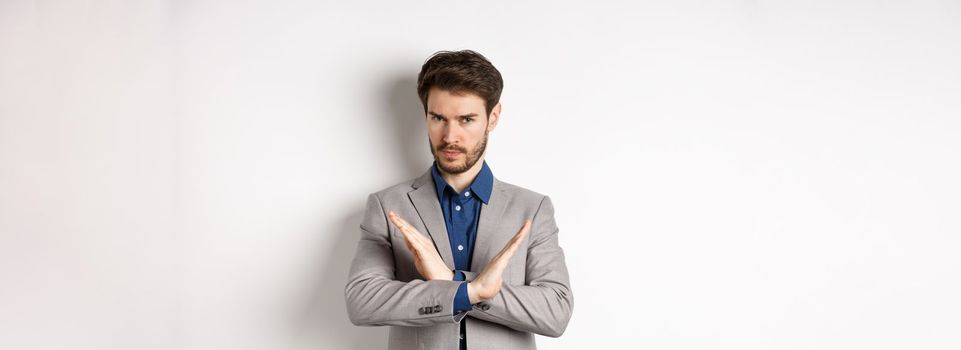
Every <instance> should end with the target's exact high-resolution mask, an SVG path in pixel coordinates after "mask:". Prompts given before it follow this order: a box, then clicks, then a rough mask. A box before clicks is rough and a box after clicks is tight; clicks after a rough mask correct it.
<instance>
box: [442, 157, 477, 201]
mask: <svg viewBox="0 0 961 350" xmlns="http://www.w3.org/2000/svg"><path fill="white" fill-rule="evenodd" d="M483 168H484V157H483V156H481V157H480V159H478V160H477V163H474V166H472V167H471V168H470V169H467V171H465V172H463V173H460V174H448V173H447V172H445V171H444V170H443V169H441V168H440V167H437V170H438V171H440V177H442V178H444V181H447V184H448V185H450V187H453V188H454V191H456V192H457V193H461V192H462V191H464V189H465V188H467V186H470V184H471V183H472V182H474V178H476V177H477V174H480V171H481V169H483Z"/></svg>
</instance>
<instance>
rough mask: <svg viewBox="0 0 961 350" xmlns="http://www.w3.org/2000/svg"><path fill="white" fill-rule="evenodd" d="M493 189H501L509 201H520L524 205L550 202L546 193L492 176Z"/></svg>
mask: <svg viewBox="0 0 961 350" xmlns="http://www.w3.org/2000/svg"><path fill="white" fill-rule="evenodd" d="M494 190H495V191H501V192H502V193H503V194H504V195H506V196H507V197H508V198H510V200H511V201H514V202H518V203H522V204H523V205H524V206H533V207H540V206H541V205H542V204H543V203H544V202H548V203H549V202H550V197H548V196H547V195H545V194H543V193H540V192H537V191H534V190H531V189H528V188H525V187H521V186H518V185H515V184H512V183H509V182H505V181H501V180H500V179H497V178H494Z"/></svg>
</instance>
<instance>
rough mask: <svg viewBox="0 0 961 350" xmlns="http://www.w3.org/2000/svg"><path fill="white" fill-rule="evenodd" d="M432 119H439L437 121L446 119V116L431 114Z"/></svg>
mask: <svg viewBox="0 0 961 350" xmlns="http://www.w3.org/2000/svg"><path fill="white" fill-rule="evenodd" d="M430 119H432V120H437V121H441V120H444V118H441V117H438V116H436V115H431V116H430Z"/></svg>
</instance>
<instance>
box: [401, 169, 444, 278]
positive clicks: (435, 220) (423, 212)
mask: <svg viewBox="0 0 961 350" xmlns="http://www.w3.org/2000/svg"><path fill="white" fill-rule="evenodd" d="M433 183H434V179H433V178H432V177H431V175H430V170H428V171H427V173H426V174H424V175H423V176H421V177H419V178H417V180H415V181H414V184H413V186H412V187H414V190H413V191H410V192H408V193H407V197H409V198H410V202H411V204H413V205H414V209H416V210H417V214H418V215H420V219H421V221H423V222H424V227H426V228H427V233H428V234H429V235H430V237H431V239H433V241H434V246H436V247H437V251H438V252H440V257H441V259H444V262H445V263H447V266H448V267H450V268H451V269H453V268H454V253H453V252H451V250H450V239H449V238H448V237H447V224H445V223H444V212H443V211H441V209H440V201H438V200H437V190H436V189H435V188H434V186H433Z"/></svg>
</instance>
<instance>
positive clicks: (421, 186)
mask: <svg viewBox="0 0 961 350" xmlns="http://www.w3.org/2000/svg"><path fill="white" fill-rule="evenodd" d="M485 165H486V164H485ZM433 184H434V179H433V175H432V174H431V170H430V169H428V170H427V171H426V172H424V174H423V175H421V176H420V177H418V178H416V179H414V182H413V183H412V184H411V187H412V188H413V189H412V190H411V191H410V192H408V193H407V196H408V197H409V198H410V201H411V204H413V205H414V209H416V210H417V214H418V215H419V216H420V219H421V220H422V221H423V223H424V227H426V228H427V234H429V235H430V237H431V239H432V240H433V241H434V245H435V246H436V247H437V251H438V252H439V253H440V256H441V259H443V260H444V262H445V263H447V266H448V267H451V268H453V266H454V254H453V252H452V251H451V247H450V239H449V238H448V236H447V225H446V224H445V223H444V212H443V211H442V210H441V208H440V201H439V200H438V199H437V189H436V187H434V186H432V185H433ZM490 187H491V191H490V198H488V201H487V203H484V204H483V206H482V207H481V213H480V223H479V224H478V227H477V236H476V238H475V240H474V253H473V255H472V256H471V270H474V271H480V269H482V268H483V267H484V266H486V265H487V262H488V261H489V260H490V258H491V257H492V256H493V255H494V254H497V252H496V251H494V252H492V251H491V250H492V249H494V248H495V247H493V246H492V245H493V244H494V243H496V242H505V241H506V240H509V239H510V237H511V236H512V235H513V232H508V233H509V234H511V235H510V236H507V237H506V239H504V238H503V237H496V236H495V235H496V234H497V233H498V232H499V231H498V225H499V224H500V218H501V217H503V213H504V210H505V209H506V208H507V204H508V201H509V200H510V198H509V197H508V196H507V194H506V193H504V188H503V187H504V186H503V184H502V183H501V182H500V180H497V178H495V177H493V176H491V186H490ZM497 249H498V250H497V251H500V248H499V247H498V248H497Z"/></svg>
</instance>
